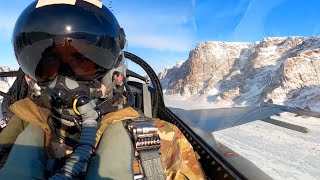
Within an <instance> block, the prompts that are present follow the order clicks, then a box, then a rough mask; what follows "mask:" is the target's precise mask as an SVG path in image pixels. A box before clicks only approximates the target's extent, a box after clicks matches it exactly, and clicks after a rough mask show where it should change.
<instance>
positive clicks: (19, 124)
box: [0, 98, 205, 180]
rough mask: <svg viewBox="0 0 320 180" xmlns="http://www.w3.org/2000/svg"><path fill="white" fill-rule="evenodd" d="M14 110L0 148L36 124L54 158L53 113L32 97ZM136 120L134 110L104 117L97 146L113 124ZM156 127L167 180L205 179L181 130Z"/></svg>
mask: <svg viewBox="0 0 320 180" xmlns="http://www.w3.org/2000/svg"><path fill="white" fill-rule="evenodd" d="M11 110H12V111H13V112H14V114H15V115H14V116H13V117H12V119H11V120H10V121H9V124H8V126H7V127H6V128H5V129H4V130H3V131H2V132H1V133H0V147H4V146H10V145H13V144H14V142H15V139H16V138H17V137H18V135H19V134H20V133H21V132H22V131H23V129H25V128H26V127H27V125H28V123H33V124H35V125H37V126H39V127H41V128H42V129H43V130H44V136H45V138H44V141H45V142H44V145H45V147H46V149H47V153H48V154H49V156H51V157H52V156H54V153H52V143H51V142H52V141H51V139H52V134H53V133H52V132H51V129H50V128H49V126H48V123H47V119H48V116H49V114H50V112H49V111H48V110H47V109H44V108H42V107H39V106H37V105H36V104H34V103H33V102H32V101H31V100H30V99H29V98H26V99H23V100H20V101H17V102H16V103H14V104H13V105H12V106H11ZM137 117H140V115H139V113H138V112H137V111H135V110H134V109H133V108H131V107H129V108H126V109H123V110H119V111H116V112H112V113H109V114H107V115H105V116H103V117H102V119H101V126H100V128H99V129H98V132H97V143H98V142H99V140H100V138H101V136H102V134H103V132H104V131H105V129H106V128H107V127H108V125H110V124H111V123H114V122H118V121H122V120H129V119H134V118H137ZM154 124H155V126H156V127H158V129H159V132H158V133H159V136H160V138H161V142H162V146H161V148H160V152H161V161H162V164H163V167H165V168H164V169H165V175H166V177H167V179H175V180H178V179H192V180H193V179H196V180H201V179H205V176H204V174H203V171H202V169H201V166H200V164H199V162H198V160H197V158H196V155H195V152H194V150H193V148H192V146H191V145H190V143H189V142H188V140H187V139H186V138H185V137H184V135H183V134H182V133H181V132H180V130H179V129H178V128H177V127H176V126H174V125H172V124H170V123H168V122H166V121H163V120H159V119H154ZM133 167H134V171H135V172H136V171H139V169H137V167H138V165H137V162H136V161H135V162H134V164H133Z"/></svg>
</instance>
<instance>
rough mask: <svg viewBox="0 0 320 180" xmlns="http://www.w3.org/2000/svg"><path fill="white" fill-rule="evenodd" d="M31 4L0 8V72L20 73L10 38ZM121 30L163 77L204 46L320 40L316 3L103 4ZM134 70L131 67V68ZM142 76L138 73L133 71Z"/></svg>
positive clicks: (170, 0)
mask: <svg viewBox="0 0 320 180" xmlns="http://www.w3.org/2000/svg"><path fill="white" fill-rule="evenodd" d="M31 2H32V1H30V0H10V1H6V2H5V3H2V5H1V7H0V52H1V56H0V66H2V65H7V66H11V67H18V64H17V63H16V60H15V57H14V53H13V49H12V45H11V33H12V29H13V26H14V23H15V21H16V19H17V18H18V16H19V13H20V12H21V11H22V10H23V9H24V8H25V7H26V6H27V5H28V4H29V3H31ZM102 2H103V3H104V4H105V5H106V6H107V7H109V6H110V5H109V4H111V9H112V10H113V12H114V14H115V15H116V17H117V18H118V21H119V23H120V25H121V26H122V27H123V28H124V29H125V32H126V35H127V39H128V46H127V47H126V50H127V51H130V52H132V53H134V54H136V55H138V56H140V57H142V58H144V59H145V60H147V62H148V63H149V64H150V65H151V66H152V67H153V68H154V69H155V71H156V72H159V71H162V70H163V68H165V67H167V66H171V65H174V64H175V63H176V62H177V61H180V60H186V59H187V58H188V56H189V52H190V50H191V49H192V48H194V47H195V46H196V44H197V43H199V42H203V41H242V42H252V41H260V40H262V39H263V38H264V37H272V36H319V35H320V11H319V8H320V1H319V0H308V1H304V0H300V1H298V0H158V1H154V0H140V1H132V0H113V1H112V2H111V3H110V1H109V0H102ZM130 67H132V68H133V69H136V67H134V66H132V65H131V64H129V68H130ZM136 71H138V72H140V70H138V69H137V70H136Z"/></svg>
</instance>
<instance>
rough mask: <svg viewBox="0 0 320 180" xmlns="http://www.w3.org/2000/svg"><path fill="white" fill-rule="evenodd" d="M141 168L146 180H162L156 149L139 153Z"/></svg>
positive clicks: (162, 175) (161, 169)
mask: <svg viewBox="0 0 320 180" xmlns="http://www.w3.org/2000/svg"><path fill="white" fill-rule="evenodd" d="M139 154H140V160H141V166H142V168H143V172H144V174H145V176H146V178H147V179H148V180H164V179H165V177H164V173H163V168H162V165H161V160H160V155H159V151H158V149H145V150H141V151H139Z"/></svg>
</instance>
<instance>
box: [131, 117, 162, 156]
mask: <svg viewBox="0 0 320 180" xmlns="http://www.w3.org/2000/svg"><path fill="white" fill-rule="evenodd" d="M128 129H129V131H130V132H131V133H132V136H133V140H134V144H135V147H136V150H137V151H140V150H144V149H152V148H156V149H159V148H160V147H161V140H160V137H159V135H158V128H157V127H155V126H154V124H153V123H152V122H151V121H150V120H145V119H142V120H137V121H131V122H130V123H129V124H128Z"/></svg>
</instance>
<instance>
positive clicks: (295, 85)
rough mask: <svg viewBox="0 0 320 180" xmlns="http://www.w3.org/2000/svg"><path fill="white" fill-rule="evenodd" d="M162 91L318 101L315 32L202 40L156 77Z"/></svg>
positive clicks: (319, 53) (319, 52)
mask: <svg viewBox="0 0 320 180" xmlns="http://www.w3.org/2000/svg"><path fill="white" fill-rule="evenodd" d="M160 78H161V81H162V85H163V87H164V90H165V94H167V95H172V94H180V95H181V97H183V98H185V99H193V100H194V99H196V98H200V99H204V100H205V101H206V102H209V103H214V104H224V105H226V104H228V105H250V104H257V103H259V102H261V101H264V100H268V99H272V100H273V102H274V103H277V104H286V105H294V106H300V107H304V106H306V105H309V106H319V105H320V103H319V101H320V94H319V93H318V92H320V37H281V38H280V37H277V38H265V39H263V40H262V41H261V42H254V43H239V42H202V43H199V44H198V45H197V46H196V47H195V48H194V49H193V50H191V52H190V54H189V58H188V59H187V60H186V61H185V62H184V63H182V64H181V63H179V64H178V65H177V66H174V67H171V68H167V69H166V70H165V71H164V73H163V74H162V75H161V76H160Z"/></svg>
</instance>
